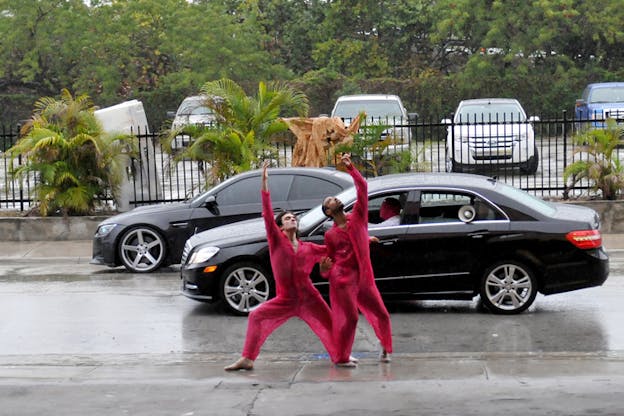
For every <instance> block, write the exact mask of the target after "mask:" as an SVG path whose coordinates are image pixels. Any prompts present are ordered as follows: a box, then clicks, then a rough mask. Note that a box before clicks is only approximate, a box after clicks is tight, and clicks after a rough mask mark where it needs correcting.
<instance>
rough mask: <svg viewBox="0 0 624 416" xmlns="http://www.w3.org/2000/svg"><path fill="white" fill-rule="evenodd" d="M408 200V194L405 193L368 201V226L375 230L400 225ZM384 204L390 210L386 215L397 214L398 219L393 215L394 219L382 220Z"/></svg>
mask: <svg viewBox="0 0 624 416" xmlns="http://www.w3.org/2000/svg"><path fill="white" fill-rule="evenodd" d="M406 198H407V193H405V192H393V193H389V194H383V195H376V196H374V197H371V198H370V199H369V200H368V226H369V227H372V228H375V227H377V226H384V227H389V226H394V225H400V224H401V217H402V214H403V208H404V205H405V200H406ZM384 201H385V202H384ZM384 204H386V205H387V207H386V209H387V210H388V212H386V215H390V213H391V212H392V213H394V212H396V215H398V217H395V216H394V215H392V217H393V218H392V219H389V218H385V219H384V218H382V213H381V211H382V205H384ZM395 210H396V211H395ZM395 218H396V219H395Z"/></svg>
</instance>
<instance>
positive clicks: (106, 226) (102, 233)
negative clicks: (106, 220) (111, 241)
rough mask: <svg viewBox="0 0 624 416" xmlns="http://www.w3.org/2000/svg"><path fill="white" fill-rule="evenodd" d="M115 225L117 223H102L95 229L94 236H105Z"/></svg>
mask: <svg viewBox="0 0 624 416" xmlns="http://www.w3.org/2000/svg"><path fill="white" fill-rule="evenodd" d="M115 227H117V224H104V225H100V226H99V227H98V229H97V231H96V232H95V236H96V237H106V236H107V235H108V234H109V233H110V232H111V231H113V228H115Z"/></svg>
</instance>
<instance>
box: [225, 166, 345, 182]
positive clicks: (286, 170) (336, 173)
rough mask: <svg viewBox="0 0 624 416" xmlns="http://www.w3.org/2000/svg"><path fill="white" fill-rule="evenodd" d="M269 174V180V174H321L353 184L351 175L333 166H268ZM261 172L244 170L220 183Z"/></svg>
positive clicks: (260, 170)
mask: <svg viewBox="0 0 624 416" xmlns="http://www.w3.org/2000/svg"><path fill="white" fill-rule="evenodd" d="M267 172H268V174H269V180H270V177H271V175H272V174H273V175H274V174H278V175H279V174H282V175H288V174H291V175H292V174H300V175H310V176H322V177H325V178H333V179H334V180H335V181H337V182H343V183H345V182H346V183H348V184H353V179H351V175H349V174H348V173H345V172H342V171H340V170H337V169H335V168H330V167H326V168H310V167H283V168H269V169H267ZM261 173H262V169H254V170H248V171H246V172H242V173H239V174H238V175H235V176H232V177H230V178H228V179H227V180H225V181H224V182H222V184H225V183H229V182H232V181H235V180H237V179H238V178H243V177H249V176H259V175H260V174H261Z"/></svg>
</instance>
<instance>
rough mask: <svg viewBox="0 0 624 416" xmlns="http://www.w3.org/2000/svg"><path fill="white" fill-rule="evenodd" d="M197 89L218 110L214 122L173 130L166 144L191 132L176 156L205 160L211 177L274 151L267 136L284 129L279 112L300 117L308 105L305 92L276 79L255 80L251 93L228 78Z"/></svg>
mask: <svg viewBox="0 0 624 416" xmlns="http://www.w3.org/2000/svg"><path fill="white" fill-rule="evenodd" d="M201 93H202V94H205V95H206V96H207V97H208V99H207V102H206V105H207V106H208V107H209V108H211V109H212V110H213V112H214V113H215V114H216V116H217V122H216V124H215V126H211V127H204V128H202V127H198V126H187V127H185V128H184V129H183V132H182V131H172V132H170V134H169V136H168V137H167V142H166V143H165V149H171V147H170V143H171V141H172V140H173V139H174V138H175V136H177V135H178V134H180V133H185V134H188V135H190V136H191V137H193V141H192V144H191V145H190V146H189V147H188V148H186V149H184V151H182V152H181V153H180V154H178V155H177V157H176V158H177V160H180V159H184V158H188V159H192V160H199V161H204V162H207V163H209V164H210V169H209V172H210V175H211V176H212V180H211V181H209V182H211V183H214V182H219V181H221V180H223V179H225V178H227V177H229V176H232V175H234V174H236V173H240V172H243V171H246V170H249V169H251V168H252V167H254V166H256V165H257V161H258V159H259V158H260V157H265V156H267V155H268V154H271V152H272V151H273V148H272V146H271V138H272V137H274V136H275V135H277V134H280V133H283V132H285V131H287V130H288V126H287V125H286V124H285V123H284V122H283V121H281V120H280V117H283V116H289V115H297V116H301V117H305V116H306V115H307V112H308V109H309V104H308V99H307V97H306V96H305V94H303V93H301V92H299V91H296V90H294V89H292V88H291V87H289V86H287V85H286V84H284V83H280V82H270V83H268V84H265V83H264V82H260V83H259V84H258V92H257V94H256V96H254V97H252V96H247V94H246V93H245V91H244V90H243V88H242V87H241V86H239V85H238V84H236V83H235V82H234V81H232V80H229V79H221V80H217V81H211V82H207V83H205V84H204V85H203V86H202V88H201Z"/></svg>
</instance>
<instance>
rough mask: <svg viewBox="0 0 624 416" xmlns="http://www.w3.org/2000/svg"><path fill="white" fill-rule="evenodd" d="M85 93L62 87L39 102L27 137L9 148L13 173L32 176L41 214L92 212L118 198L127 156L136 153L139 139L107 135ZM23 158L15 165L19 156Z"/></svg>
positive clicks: (24, 134) (24, 135) (27, 127)
mask: <svg viewBox="0 0 624 416" xmlns="http://www.w3.org/2000/svg"><path fill="white" fill-rule="evenodd" d="M93 110H94V108H93V106H92V104H91V102H90V99H89V98H88V97H87V96H86V95H80V96H77V97H75V98H74V97H73V96H72V95H71V93H70V92H69V91H68V90H62V92H61V96H60V98H59V99H56V98H52V97H43V98H41V99H39V100H38V101H37V102H36V103H35V109H34V112H33V115H32V117H31V119H30V120H29V121H28V123H27V124H26V125H25V126H24V127H23V129H22V134H23V136H22V137H21V138H20V139H19V140H18V142H17V143H16V144H15V145H14V146H13V147H11V148H10V149H9V150H7V157H8V158H9V164H10V171H11V173H12V174H13V175H14V176H15V177H19V178H21V179H26V178H28V177H30V176H29V175H31V174H34V175H36V177H37V182H36V184H35V188H34V191H35V198H36V200H37V203H38V209H39V212H40V213H41V215H43V216H46V215H48V214H50V213H55V212H57V211H60V212H61V213H62V214H63V215H85V214H92V213H93V212H94V210H95V208H96V206H97V205H98V203H99V201H100V198H102V197H105V196H106V195H107V194H108V193H110V194H112V196H113V198H114V199H115V200H118V194H119V190H120V186H121V181H122V175H123V172H124V167H125V162H126V161H127V158H128V156H133V155H135V154H136V153H137V143H136V139H135V138H134V137H131V136H127V135H109V134H106V133H105V132H104V131H103V130H102V127H101V126H100V125H99V123H98V121H97V119H96V118H95V116H94V114H93ZM18 156H21V157H22V158H23V159H24V160H25V161H24V163H23V164H21V165H19V166H16V165H15V158H17V157H18Z"/></svg>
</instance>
